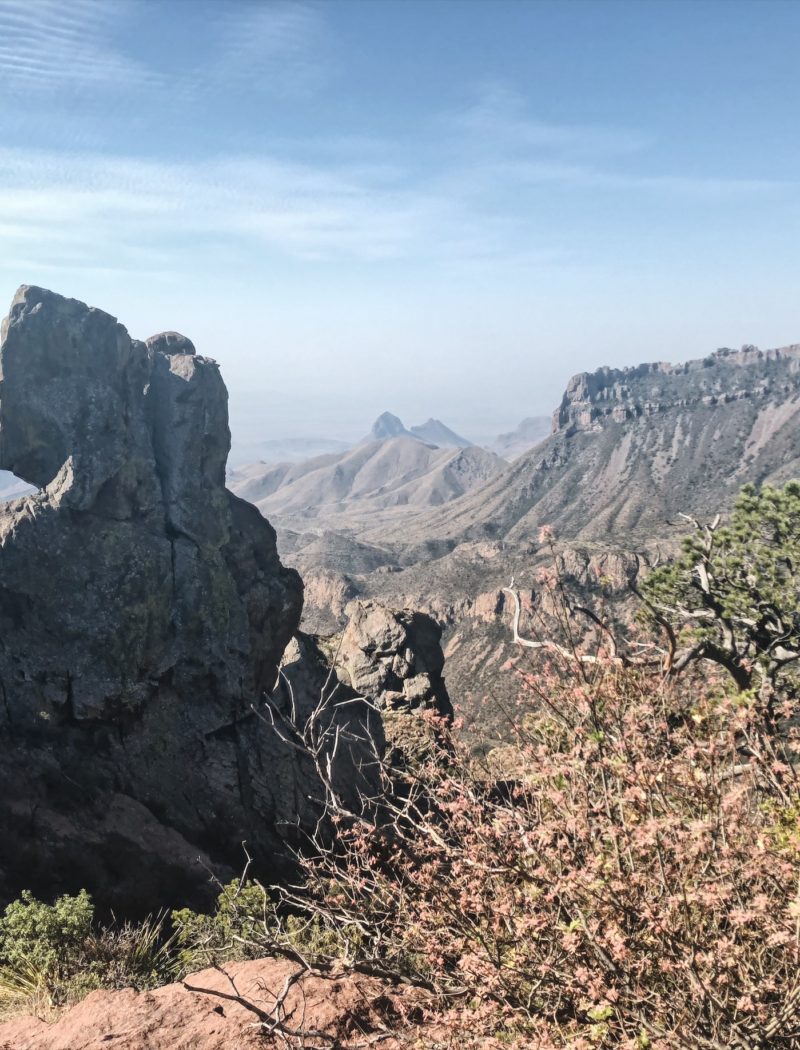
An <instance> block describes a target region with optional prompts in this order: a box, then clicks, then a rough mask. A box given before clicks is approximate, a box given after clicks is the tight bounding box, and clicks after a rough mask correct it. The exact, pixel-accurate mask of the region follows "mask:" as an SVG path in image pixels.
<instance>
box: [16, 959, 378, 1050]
mask: <svg viewBox="0 0 800 1050" xmlns="http://www.w3.org/2000/svg"><path fill="white" fill-rule="evenodd" d="M296 969H297V967H296V966H294V965H293V964H290V963H287V962H284V961H282V960H276V959H259V960H255V961H252V962H242V963H231V964H229V965H227V966H226V967H225V973H221V972H220V971H218V970H204V971H202V972H200V973H196V974H192V975H191V976H189V977H187V978H186V980H185V981H184V982H182V983H180V984H170V985H166V986H164V987H163V988H158V989H156V990H155V991H151V992H137V991H134V990H133V989H124V990H121V991H96V992H92V993H91V994H90V995H89V996H87V998H86V999H84V1000H83V1001H82V1002H80V1003H78V1004H77V1005H76V1006H73V1007H72V1008H71V1009H69V1010H67V1011H65V1012H64V1013H62V1014H61V1015H60V1016H56V1017H54V1018H50V1019H48V1020H44V1019H41V1018H37V1017H33V1016H22V1017H17V1018H14V1019H13V1020H10V1021H6V1022H5V1023H2V1024H0V1050H256V1048H260V1050H267V1048H269V1047H279V1046H286V1043H285V1041H283V1040H281V1039H279V1038H278V1037H269V1036H266V1037H265V1036H264V1035H263V1034H262V1032H261V1031H260V1025H259V1018H258V1016H257V1015H256V1014H255V1013H253V1011H252V1010H250V1009H248V1008H246V1007H245V1006H243V1005H242V1004H241V1003H239V1002H236V1001H233V1000H232V999H231V998H228V997H229V996H231V995H239V996H240V997H241V998H242V999H244V1000H247V1002H249V1003H250V1004H251V1005H252V1006H253V1007H255V1008H256V1009H257V1010H261V1011H262V1012H263V1013H264V1014H266V1015H269V1014H270V1013H272V1012H273V1010H274V1007H275V1003H276V999H277V997H278V996H279V995H280V993H281V991H282V989H283V987H284V985H285V982H286V979H287V977H288V976H289V975H290V974H292V973H294V972H295V971H296ZM231 982H233V983H231ZM234 986H235V988H234ZM190 989H197V990H190ZM203 989H205V990H206V991H203ZM213 992H219V993H222V995H223V996H225V998H221V997H219V996H217V995H214V994H213ZM388 994H392V993H391V990H390V989H388V988H386V987H384V986H383V985H382V984H381V983H380V982H379V981H377V980H375V979H373V978H368V977H340V978H332V979H323V978H318V977H305V978H304V979H303V981H302V983H299V984H298V985H296V986H295V987H294V988H293V989H292V990H291V991H290V993H289V995H288V997H287V999H286V1002H285V1008H284V1011H283V1012H282V1013H281V1017H282V1019H283V1020H284V1021H285V1024H286V1026H287V1028H288V1029H290V1030H301V1031H302V1030H304V1031H305V1032H306V1033H312V1032H317V1033H322V1036H318V1037H317V1039H315V1040H314V1041H313V1045H317V1044H318V1043H323V1044H324V1045H327V1044H328V1042H332V1041H334V1040H337V1039H338V1040H339V1043H337V1044H336V1045H342V1043H343V1042H345V1041H352V1042H353V1043H355V1044H358V1043H361V1044H362V1045H363V1041H364V1040H368V1039H369V1038H370V1037H375V1036H376V1035H380V1034H381V1029H380V1027H379V1026H380V1022H379V1020H378V1018H377V1017H376V1014H375V1009H374V1006H375V1003H376V1001H378V1000H380V999H385V998H386V997H387V995H388ZM325 1037H327V1038H325ZM311 1043H312V1038H311V1036H310V1035H309V1037H308V1045H311ZM301 1045H302V1044H301ZM379 1045H380V1046H381V1047H383V1048H385V1050H397V1047H398V1045H399V1044H398V1043H397V1042H396V1041H395V1040H386V1039H382V1040H381V1042H380V1044H379Z"/></svg>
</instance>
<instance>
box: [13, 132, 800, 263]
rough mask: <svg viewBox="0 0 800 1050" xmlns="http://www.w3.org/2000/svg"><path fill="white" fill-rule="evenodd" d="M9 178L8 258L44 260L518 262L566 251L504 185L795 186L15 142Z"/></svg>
mask: <svg viewBox="0 0 800 1050" xmlns="http://www.w3.org/2000/svg"><path fill="white" fill-rule="evenodd" d="M389 171H390V172H391V176H392V177H391V178H387V174H388V172H389ZM0 185H2V187H3V189H2V190H0V230H1V231H2V234H3V242H4V255H5V256H6V258H8V257H9V256H13V254H14V252H15V251H19V250H20V249H21V248H22V246H23V245H24V246H25V254H26V255H31V253H37V254H40V255H41V258H42V262H48V263H49V262H51V261H52V259H51V258H50V253H51V252H52V251H53V249H54V248H55V247H56V246H63V245H65V244H67V245H69V244H72V245H73V248H74V255H75V257H76V259H77V258H79V257H80V256H81V254H82V253H83V252H84V251H85V250H86V249H87V248H91V249H92V252H93V253H94V254H95V255H96V254H97V252H98V251H100V252H102V247H98V245H100V246H102V245H103V244H106V245H108V249H107V250H109V251H113V252H118V251H122V252H125V253H132V252H145V251H148V250H149V251H151V252H152V253H153V255H154V256H156V255H160V256H162V257H164V258H169V257H170V256H174V257H181V256H182V255H190V254H191V252H192V246H193V244H194V243H195V242H196V239H197V238H198V237H201V238H208V239H210V240H211V241H212V242H214V243H217V244H223V243H224V244H228V245H230V246H232V247H234V248H235V246H236V245H237V244H238V245H239V246H240V247H247V246H248V245H249V246H255V247H256V248H260V249H261V250H266V251H267V252H271V253H273V254H275V255H277V256H288V257H291V258H295V259H301V260H307V261H313V262H330V261H334V262H338V261H348V260H350V261H353V260H355V261H360V262H365V261H371V262H391V261H394V260H419V261H423V260H429V261H435V262H437V263H444V262H458V263H460V264H468V263H475V264H480V263H481V262H489V261H492V260H498V259H500V260H502V259H506V260H512V259H514V258H519V257H520V252H521V245H522V244H524V246H525V252H527V253H532V256H533V257H534V258H536V257H539V258H541V257H547V256H548V255H550V256H552V255H553V253H554V252H556V253H557V252H558V251H559V249H560V247H561V246H560V245H558V244H555V243H553V239H552V233H551V231H549V230H548V229H547V227H546V226H542V225H541V223H537V221H536V220H535V219H534V218H532V217H528V218H526V217H525V209H524V207H521V208H520V209H519V216H518V217H515V219H514V221H513V222H510V221H509V219H508V216H507V214H505V213H503V212H502V211H498V210H497V209H496V208H495V207H494V200H495V197H496V194H497V191H498V187H507V188H508V191H509V193H510V194H511V193H513V194H514V199H516V200H523V199H524V198H522V197H521V196H520V195H521V194H523V193H530V192H535V193H538V194H539V195H540V196H539V197H538V198H536V199H537V200H538V201H539V203H541V193H542V192H545V193H546V191H547V187H548V186H553V187H557V188H558V189H559V190H563V189H564V188H566V189H569V188H570V187H574V186H580V187H582V188H586V187H590V188H593V189H595V190H596V191H598V192H607V193H620V192H622V193H631V192H637V193H640V194H644V195H646V197H647V198H648V199H650V198H655V199H658V200H660V199H662V198H667V199H669V198H674V197H680V198H683V199H687V198H688V199H694V200H697V201H699V202H709V201H710V202H714V201H718V202H720V203H721V204H724V203H725V202H726V201H728V200H736V199H741V198H742V197H745V196H749V197H758V196H763V195H764V194H768V193H783V194H786V193H796V190H797V186H796V184H795V183H791V182H778V181H775V182H772V181H768V180H744V179H743V180H737V179H713V178H712V179H695V178H683V177H676V176H665V175H652V176H642V175H634V174H629V173H625V172H613V171H604V170H600V169H597V168H594V167H592V166H590V165H579V164H575V163H567V162H563V161H559V160H554V161H539V160H520V159H517V160H515V161H507V160H504V161H498V162H497V163H494V164H486V163H485V162H483V161H482V160H481V159H478V160H475V161H473V162H472V163H471V164H470V162H469V161H468V160H466V159H465V160H463V168H462V169H461V170H458V171H453V170H451V169H449V168H446V167H443V168H442V170H441V171H439V172H434V173H433V174H427V175H426V174H422V173H420V172H419V171H415V170H413V169H407V170H406V171H405V172H402V171H401V170H400V169H386V168H381V167H378V168H375V169H373V168H371V167H370V165H369V164H368V163H367V164H364V165H358V164H355V165H354V166H353V167H346V166H343V165H336V164H328V165H326V164H325V163H324V162H322V161H318V162H317V163H316V164H312V163H310V162H309V163H306V164H298V163H291V162H288V161H284V160H281V159H278V158H264V157H258V158H248V157H244V158H233V159H224V160H211V161H206V162H202V163H192V164H182V163H178V162H174V163H165V162H148V161H143V160H140V159H136V158H132V157H122V156H117V157H108V156H104V155H103V156H101V155H92V154H73V155H65V154H63V153H58V154H55V153H53V154H50V153H46V152H38V151H24V150H11V149H4V150H0ZM100 233H102V237H101V236H99V234H100ZM37 248H38V252H37ZM68 254H69V253H66V254H65V265H66V263H67V261H68Z"/></svg>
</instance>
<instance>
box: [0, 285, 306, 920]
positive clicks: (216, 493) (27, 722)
mask: <svg viewBox="0 0 800 1050" xmlns="http://www.w3.org/2000/svg"><path fill="white" fill-rule="evenodd" d="M229 446H230V434H229V431H228V420H227V393H226V390H225V386H224V384H223V382H222V378H221V376H220V373H219V369H218V367H217V365H216V364H215V363H214V362H213V361H210V360H208V359H206V358H203V357H200V356H198V355H197V354H195V352H194V347H193V346H192V344H191V343H190V342H189V340H187V339H185V338H184V337H182V336H179V335H177V334H176V333H166V334H164V335H163V336H159V337H155V338H153V339H151V340H150V341H149V343H143V342H139V341H137V340H134V339H131V338H130V336H129V335H128V333H127V332H126V330H125V329H124V328H123V327H122V325H120V324H118V323H117V321H116V320H115V319H114V318H113V317H110V316H109V315H108V314H105V313H102V312H101V311H99V310H95V309H90V308H89V307H87V306H85V305H84V304H83V303H79V302H76V301H75V300H69V299H64V298H62V297H61V296H58V295H54V294H53V293H51V292H47V291H45V290H43V289H40V288H27V287H23V288H21V289H20V290H19V292H18V293H17V295H16V297H15V298H14V301H13V304H12V307H11V311H10V314H9V316H8V318H7V319H6V321H5V322H4V324H3V328H2V343H1V344H0V467H2V468H5V469H7V470H11V471H13V472H14V473H15V474H16V475H17V476H18V477H20V478H22V479H24V480H26V481H29V482H31V483H32V484H34V485H36V486H38V487H39V489H40V491H39V492H38V493H37V494H36V495H33V496H27V497H23V498H22V499H19V500H17V501H14V502H12V503H9V504H7V505H5V506H3V507H0V842H2V850H0V896H3V897H7V896H8V895H10V894H13V893H16V892H18V890H19V889H20V888H21V887H22V886H31V887H32V888H34V889H38V890H40V891H42V892H54V891H55V890H61V889H66V888H74V887H76V886H78V885H86V886H87V887H89V888H90V889H92V890H93V891H94V892H95V893H96V894H97V895H98V897H99V898H100V900H101V901H103V902H105V903H107V904H112V905H115V906H117V907H120V908H122V909H123V910H128V911H131V910H136V909H144V908H152V907H153V906H154V905H155V904H157V903H159V902H160V901H174V900H178V899H186V898H187V897H189V898H191V897H192V896H193V895H194V896H195V897H196V896H197V893H198V892H199V890H200V887H201V886H202V885H203V884H204V883H205V882H206V880H207V872H206V871H204V870H203V868H202V867H201V866H198V865H197V863H196V858H197V856H198V854H199V853H202V854H204V855H205V857H206V860H207V862H208V863H209V865H210V866H211V867H215V868H216V869H217V870H219V871H221V872H222V873H223V874H224V873H226V872H227V871H228V870H229V869H230V868H238V867H239V866H240V864H241V861H242V852H241V845H240V844H241V842H242V840H243V839H247V841H248V843H249V846H250V848H251V849H252V850H253V851H255V853H256V855H257V856H258V857H259V858H260V859H261V860H262V861H267V862H269V861H270V860H272V861H273V862H275V857H276V856H277V853H278V852H279V851H280V845H281V841H280V835H279V833H278V830H277V829H278V826H279V825H280V823H281V822H282V821H290V822H291V821H294V820H295V819H296V818H297V817H298V816H300V817H302V816H303V807H304V805H305V804H304V802H303V799H304V798H305V797H306V796H307V794H308V783H307V778H308V776H309V775H310V774H309V773H308V771H307V770H305V771H304V770H302V769H301V768H300V767H299V765H298V763H297V760H296V758H295V757H294V755H293V754H292V753H291V752H290V751H289V750H288V749H287V748H286V747H285V745H283V744H281V742H280V741H279V740H278V739H277V737H276V736H274V735H273V734H272V733H271V732H270V731H269V730H268V729H267V728H266V727H265V726H264V725H263V723H262V722H261V721H260V720H259V719H258V718H257V717H256V716H255V715H254V713H253V711H252V709H251V705H253V704H257V703H258V701H259V699H260V698H261V696H262V695H263V693H264V691H265V690H269V689H271V688H272V686H273V684H274V682H275V678H276V675H277V667H278V664H279V661H280V659H281V656H282V654H283V651H284V649H285V647H286V645H287V643H288V641H289V639H290V637H291V636H292V634H293V633H294V631H295V630H296V628H297V625H298V622H299V618H300V611H301V606H302V584H301V581H300V578H299V576H298V575H297V574H296V573H295V572H294V571H293V570H290V569H286V568H284V567H283V566H282V565H281V563H280V561H279V559H278V555H277V552H276V548H275V534H274V531H273V529H272V528H271V526H270V525H269V523H268V522H266V521H265V520H264V519H263V518H262V517H261V515H260V514H259V513H258V512H257V511H256V510H255V508H253V507H251V506H250V505H249V504H247V503H244V502H243V501H242V500H239V499H238V498H237V497H235V496H233V495H232V494H231V493H229V492H228V491H226V489H225V486H224V472H225V461H226V458H227V454H228V449H229Z"/></svg>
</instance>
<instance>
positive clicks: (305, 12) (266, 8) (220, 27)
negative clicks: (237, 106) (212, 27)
mask: <svg viewBox="0 0 800 1050" xmlns="http://www.w3.org/2000/svg"><path fill="white" fill-rule="evenodd" d="M215 24H216V27H217V34H218V40H219V46H220V50H219V55H218V57H217V58H216V60H215V61H214V62H212V63H210V65H208V66H207V67H206V69H205V71H204V75H205V77H206V78H211V79H212V80H215V81H223V82H224V84H225V86H226V89H227V90H230V89H231V88H232V87H236V86H238V87H244V88H246V89H247V90H248V91H250V92H252V93H255V94H258V93H260V92H263V91H265V90H266V91H268V92H270V93H272V94H277V95H308V94H311V93H312V92H314V91H315V90H317V89H318V88H319V87H320V86H321V85H322V84H323V83H324V82H325V80H326V79H327V76H328V72H329V69H330V65H331V61H332V51H333V48H332V40H331V34H330V30H329V27H328V24H327V22H326V20H325V18H324V17H323V15H322V13H321V9H320V8H319V7H312V6H310V5H308V4H305V3H298V2H294V0H284V2H278V0H274V2H272V3H269V4H253V3H251V4H240V5H238V6H233V7H231V6H228V5H226V6H224V7H219V8H218V9H217V17H216V19H215Z"/></svg>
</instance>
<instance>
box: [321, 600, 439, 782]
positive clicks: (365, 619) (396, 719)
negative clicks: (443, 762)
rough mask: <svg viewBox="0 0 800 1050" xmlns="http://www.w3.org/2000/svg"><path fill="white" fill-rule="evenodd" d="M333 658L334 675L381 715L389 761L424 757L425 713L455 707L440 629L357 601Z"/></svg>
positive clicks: (419, 617)
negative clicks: (448, 687) (452, 701)
mask: <svg viewBox="0 0 800 1050" xmlns="http://www.w3.org/2000/svg"><path fill="white" fill-rule="evenodd" d="M346 612H347V616H348V622H347V626H346V627H345V629H344V633H343V634H342V636H341V639H340V640H339V641H338V645H337V650H336V652H335V654H332V655H333V658H334V661H335V669H336V673H337V675H338V677H339V679H340V680H341V682H342V683H343V684H344V685H345V687H350V688H352V689H353V691H354V692H355V694H356V695H358V696H361V697H364V698H365V699H366V700H367V702H368V704H369V705H370V707H372V708H374V709H375V710H377V711H379V712H380V715H381V723H382V730H383V733H384V736H385V739H386V743H387V747H388V752H387V754H388V758H389V760H390V761H391V762H398V761H402V760H404V759H405V758H408V757H410V756H413V755H422V754H424V753H425V752H426V750H427V749H428V747H429V746H430V741H431V725H430V724H429V722H428V721H427V720H426V719H425V718H422V717H419V716H420V715H424V714H425V713H426V712H427V713H431V714H433V715H434V716H436V717H437V718H441V719H450V718H452V715H453V707H452V704H451V703H450V697H449V696H448V693H447V687H446V685H445V681H444V677H443V675H442V672H443V670H444V654H443V652H442V644H441V642H442V629H441V627H440V626H439V624H438V623H437V622H436V620H434V619H433V618H432V617H430V616H428V615H426V614H425V613H422V612H415V611H412V610H410V609H393V608H389V607H387V606H385V605H381V604H380V603H379V602H376V601H371V600H368V599H367V600H364V599H356V600H355V601H352V602H351V603H350V604H349V605H348V607H347V610H346Z"/></svg>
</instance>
